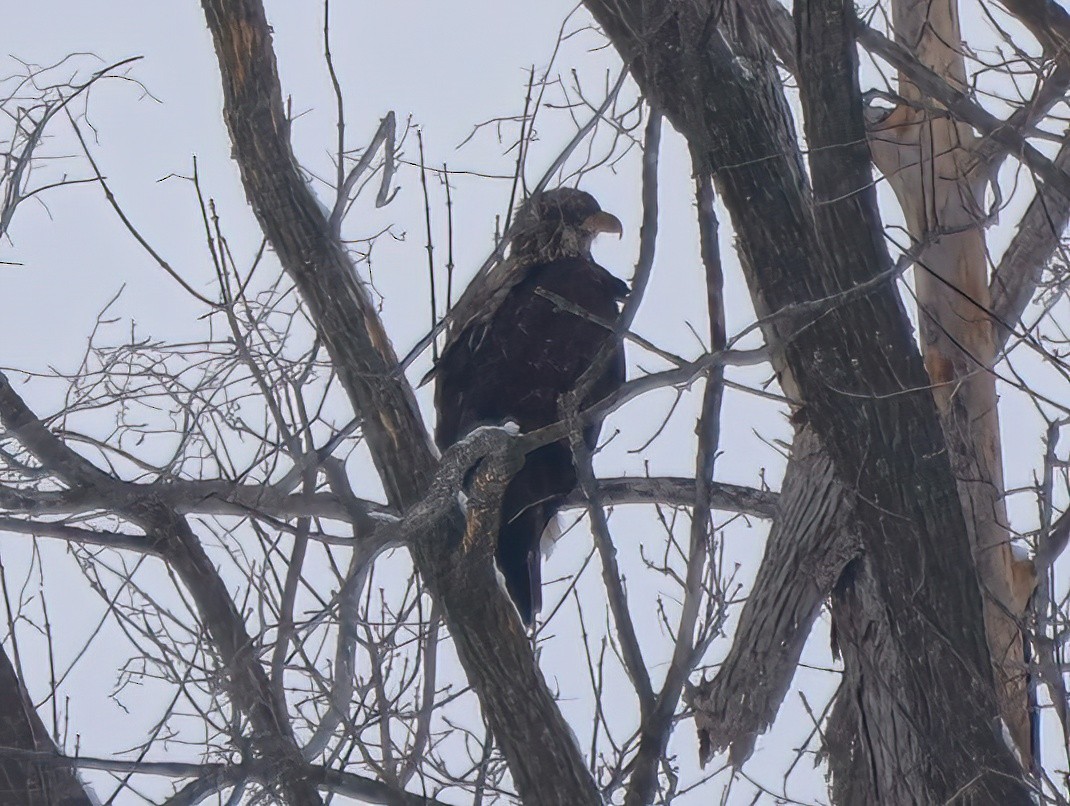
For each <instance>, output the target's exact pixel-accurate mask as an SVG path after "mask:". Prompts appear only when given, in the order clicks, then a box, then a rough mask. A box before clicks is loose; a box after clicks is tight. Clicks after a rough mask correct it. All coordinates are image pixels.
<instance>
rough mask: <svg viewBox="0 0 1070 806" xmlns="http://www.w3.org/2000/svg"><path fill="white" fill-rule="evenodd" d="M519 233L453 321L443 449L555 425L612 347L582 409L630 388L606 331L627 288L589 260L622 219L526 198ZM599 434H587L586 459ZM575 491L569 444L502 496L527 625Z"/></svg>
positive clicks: (514, 582)
mask: <svg viewBox="0 0 1070 806" xmlns="http://www.w3.org/2000/svg"><path fill="white" fill-rule="evenodd" d="M512 231H513V233H514V234H513V235H512V236H511V239H510V244H509V248H510V251H509V256H508V258H507V259H506V260H505V261H504V262H503V263H502V264H501V265H500V266H499V267H498V271H497V273H496V274H495V275H494V276H488V277H487V278H483V282H482V283H481V287H480V288H476V289H470V291H469V292H466V294H465V296H463V297H462V299H461V300H460V302H459V303H458V306H457V307H456V308H455V309H454V311H453V313H452V314H451V317H450V318H451V320H452V322H453V327H452V329H451V331H450V333H449V335H448V337H447V340H446V344H445V347H444V348H443V351H442V355H441V357H440V358H439V360H438V363H437V364H436V366H435V369H434V375H435V377H436V385H435V409H436V411H437V412H438V423H437V426H436V429H435V441H436V442H437V443H438V446H439V448H442V449H445V448H447V447H448V446H450V445H452V444H453V443H454V442H455V441H457V440H458V439H460V438H462V437H464V436H465V435H466V434H468V433H469V432H470V431H471V430H472V429H474V428H476V427H478V426H481V425H500V424H503V423H505V422H508V421H512V422H514V423H516V424H517V425H518V426H519V427H520V429H521V431H523V432H529V431H534V430H536V429H538V428H541V427H543V426H547V425H551V424H552V423H555V422H557V421H558V420H559V419H560V414H559V409H558V405H559V404H558V401H559V398H560V397H561V395H562V394H564V393H566V392H569V391H571V390H572V389H573V388H574V387H575V385H576V382H577V381H578V380H579V378H580V376H581V375H582V374H583V373H584V371H585V370H587V368H588V367H590V366H591V364H592V362H593V361H594V359H595V357H596V356H597V355H598V353H599V352H600V351H601V349H602V347H603V345H604V344H606V342H607V341H610V340H612V341H613V342H615V346H614V348H613V350H612V353H611V355H610V359H609V361H607V362H606V363H605V364H604V365H603V366H604V369H603V371H602V372H601V373H600V375H599V377H598V378H597V380H596V382H595V383H594V386H593V387H592V389H591V391H590V393H589V395H588V397H587V400H586V401H585V404H584V405H590V404H593V403H595V402H597V401H599V400H601V399H603V398H604V397H606V396H607V395H609V394H611V393H612V392H613V391H614V390H616V389H617V388H619V387H620V386H621V384H623V383H624V351H623V348H622V346H621V344H620V341H619V338H618V337H617V336H615V335H614V333H613V331H612V330H611V327H612V325H613V323H615V322H616V320H617V318H618V316H619V314H620V301H621V300H622V299H623V298H624V297H625V296H627V294H628V286H627V285H626V284H625V283H624V282H623V281H621V280H619V279H617V278H616V277H614V276H613V275H612V274H610V273H609V272H608V271H606V270H605V269H604V268H602V267H601V266H599V265H598V264H597V263H595V262H594V259H593V258H592V257H591V243H592V241H593V240H594V238H595V236H596V235H598V233H600V232H612V233H616V234H617V235H620V234H621V231H622V230H621V223H620V221H619V220H618V219H617V218H616V217H615V216H613V215H611V214H609V213H606V212H603V211H602V209H601V208H600V207H599V206H598V202H596V201H595V199H594V197H593V196H591V195H590V194H589V193H585V192H583V191H581V190H575V189H573V188H559V189H556V190H549V191H545V192H543V193H540V194H537V195H534V196H532V197H531V198H529V199H528V200H527V201H526V202H525V203H524V205H523V206H522V207H521V208H520V210H519V211H518V214H517V220H516V225H515V226H514V228H513V230H512ZM540 292H542V293H540ZM547 292H548V293H549V294H550V295H556V296H557V297H561V298H563V299H565V300H567V301H568V302H569V303H571V305H569V306H567V307H568V308H571V310H566V309H565V307H566V306H562V305H561V304H560V303H557V302H554V301H552V300H551V299H550V298H548V296H546V294H547ZM584 311H586V312H588V313H589V314H590V316H589V317H588V316H584V315H583V312H584ZM600 427H601V423H600V422H599V423H590V424H588V425H587V426H586V427H585V428H584V440H585V441H586V443H587V446H588V447H589V448H591V449H593V448H594V446H595V443H596V440H597V438H598V432H599V429H600ZM575 486H576V469H575V467H574V466H573V463H572V451H571V450H570V448H569V446H568V443H567V441H564V440H562V441H560V442H555V443H552V444H549V445H545V446H543V447H541V448H538V449H537V450H534V451H532V452H531V453H529V454H528V455H527V457H526V460H525V463H524V466H523V467H522V468H521V469H520V471H519V472H518V473H517V474H516V476H514V477H513V479H512V481H511V482H510V483H509V486H508V487H507V488H506V490H505V498H504V501H503V504H502V513H501V528H500V531H499V534H498V544H497V551H496V560H497V565H498V569H499V570H500V571H501V574H502V576H503V577H504V579H505V585H506V589H507V590H508V592H509V596H510V597H511V599H512V601H513V603H514V604H515V605H516V609H517V611H518V612H519V613H520V618H521V620H522V621H523V622H524V624H525V625H526V626H528V627H530V626H531V625H532V624H533V622H534V619H535V616H536V614H537V613H538V612H539V610H540V608H541V605H542V590H541V557H540V540H541V537H542V534H543V531H544V530H545V529H546V527H547V526H548V525H549V524H550V523H551V521H553V520H554V519H555V516H556V514H557V510H558V509H559V508H560V506H561V503H562V501H563V499H564V498H565V496H567V495H568V494H569V493H570V492H572V490H573V489H574V488H575Z"/></svg>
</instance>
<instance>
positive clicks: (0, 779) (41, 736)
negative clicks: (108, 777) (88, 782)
mask: <svg viewBox="0 0 1070 806" xmlns="http://www.w3.org/2000/svg"><path fill="white" fill-rule="evenodd" d="M3 748H14V749H17V750H22V751H31V752H32V751H37V752H40V753H57V752H58V751H57V749H56V745H55V744H54V743H53V742H52V738H51V737H50V736H49V735H48V730H47V728H45V725H44V723H43V722H42V721H41V718H40V717H39V716H38V715H37V711H36V710H35V709H34V707H33V702H32V701H31V700H30V695H29V693H28V692H27V691H26V687H25V686H23V684H22V681H21V680H20V679H19V676H18V674H17V673H16V672H15V667H14V666H13V665H12V663H11V660H10V659H9V658H8V656H7V654H6V653H5V652H3V651H0V803H5V804H9V806H89V804H90V800H89V797H88V796H87V795H86V793H85V790H84V789H83V788H82V785H81V783H80V782H79V780H78V776H76V775H75V774H74V771H73V770H72V769H69V768H65V767H62V766H57V765H53V764H35V763H34V762H33V761H30V760H26V759H19V758H10V757H5V754H4V751H3Z"/></svg>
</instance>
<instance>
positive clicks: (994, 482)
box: [870, 0, 1031, 764]
mask: <svg viewBox="0 0 1070 806" xmlns="http://www.w3.org/2000/svg"><path fill="white" fill-rule="evenodd" d="M892 17H893V25H894V28H895V33H896V39H897V41H898V42H900V44H902V45H904V46H905V47H907V48H908V49H910V50H911V51H912V52H913V53H914V54H915V55H916V56H917V58H918V60H919V61H920V62H921V63H922V64H924V65H925V66H926V67H928V68H929V69H931V70H933V72H935V73H936V74H937V75H939V76H941V77H942V78H943V79H945V80H946V81H947V82H948V84H949V85H951V86H952V87H954V88H956V89H958V90H959V91H962V90H964V88H965V86H966V66H965V60H964V59H963V56H962V53H961V52H960V50H959V48H958V43H959V42H960V41H961V39H962V36H961V33H960V30H959V20H958V0H935V2H934V1H933V0H894V2H893V3H892ZM899 94H900V95H901V96H903V98H904V99H905V103H903V104H902V105H900V106H899V107H897V108H896V109H895V110H894V111H893V112H892V114H891V115H889V116H888V118H887V119H885V120H884V121H883V122H882V123H881V125H880V126H879V127H877V128H876V129H875V130H871V132H870V135H871V150H872V154H873V161H874V163H875V164H876V165H877V167H878V168H879V169H880V171H881V173H883V174H884V175H885V177H887V178H888V180H889V183H890V184H891V186H892V188H893V190H894V191H895V194H896V197H897V198H898V200H899V204H900V206H901V207H902V209H903V213H904V216H905V218H906V223H907V231H908V232H909V233H910V236H911V239H912V240H913V242H914V243H915V244H918V245H920V246H921V249H920V253H919V254H918V258H917V266H918V268H917V270H916V271H915V285H916V289H917V298H918V309H919V322H920V326H921V337H922V355H923V356H924V358H925V368H926V370H927V371H928V374H929V378H930V380H931V381H932V384H933V387H932V393H933V397H934V399H935V400H936V405H937V409H938V410H939V413H940V421H941V425H942V427H943V431H944V439H945V440H946V442H947V447H948V451H949V455H950V458H951V464H952V469H953V472H954V474H955V478H956V479H957V480H958V489H959V498H960V499H961V501H962V507H963V512H964V514H965V517H966V528H967V530H968V533H969V537H970V545H971V546H972V547H973V557H974V562H975V563H976V566H977V571H978V574H979V577H980V580H981V586H982V591H983V593H984V598H985V628H986V634H987V639H988V646H989V650H990V652H991V655H992V663H993V667H994V670H995V674H996V685H997V695H998V698H999V704H1000V713H1001V715H1002V716H1003V719H1004V721H1006V723H1007V724H1008V725H1009V726H1010V729H1011V735H1012V736H1013V737H1014V739H1015V742H1016V744H1017V745H1018V749H1019V752H1020V753H1021V755H1022V758H1023V759H1025V760H1026V763H1027V764H1028V761H1029V758H1030V755H1031V753H1030V727H1029V724H1030V723H1029V709H1028V700H1027V696H1026V673H1025V660H1024V656H1023V646H1024V645H1023V642H1022V634H1021V630H1020V629H1019V627H1018V624H1017V619H1018V618H1019V617H1020V616H1021V611H1017V610H1016V609H1015V605H1014V601H1013V598H1014V597H1013V596H1012V593H1011V586H1012V580H1013V576H1014V573H1013V566H1012V558H1011V551H1010V542H1009V540H1010V535H1009V532H1008V530H1007V509H1006V505H1005V503H1004V499H1003V495H1004V490H1003V463H1002V449H1001V446H1000V434H999V405H998V397H997V395H996V378H995V375H994V373H993V372H992V371H991V370H992V368H993V367H994V366H995V358H996V346H995V339H994V333H993V322H992V319H991V318H990V316H989V313H988V312H989V311H990V310H991V308H992V300H991V298H990V296H989V290H988V263H987V249H986V245H985V235H984V219H985V212H984V210H983V202H984V198H983V197H984V178H983V177H979V175H978V174H977V173H976V172H973V171H971V168H972V166H973V164H974V160H973V159H972V155H973V152H974V149H975V145H976V143H975V140H976V138H975V136H974V134H973V132H972V130H971V129H970V127H969V126H968V125H966V124H965V123H962V122H959V121H957V120H955V119H954V118H952V117H950V116H948V115H947V114H945V113H942V112H941V111H940V110H939V108H937V109H933V107H932V104H931V102H929V101H928V99H927V98H926V97H925V95H924V94H923V93H922V92H921V90H919V89H918V87H917V86H916V85H915V84H914V82H913V81H912V80H911V79H910V78H909V77H908V76H906V75H904V74H903V73H900V75H899Z"/></svg>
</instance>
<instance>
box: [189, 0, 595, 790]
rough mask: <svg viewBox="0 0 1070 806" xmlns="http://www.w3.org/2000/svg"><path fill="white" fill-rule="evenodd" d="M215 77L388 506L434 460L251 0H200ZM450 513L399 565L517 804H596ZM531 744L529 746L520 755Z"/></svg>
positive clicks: (482, 567)
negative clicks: (431, 618) (488, 733)
mask: <svg viewBox="0 0 1070 806" xmlns="http://www.w3.org/2000/svg"><path fill="white" fill-rule="evenodd" d="M202 5H203V7H204V11H205V15H206V17H207V20H208V26H209V28H210V30H211V32H212V36H213V38H214V40H215V46H216V52H217V54H218V56H219V64H220V73H221V75H222V79H223V97H224V118H225V120H226V123H227V127H228V129H229V131H230V136H231V140H232V142H233V144H234V157H235V159H236V160H237V162H238V166H239V169H240V171H241V176H242V181H243V183H244V185H245V190H246V193H247V195H248V197H249V201H250V203H251V205H252V207H253V210H254V212H255V213H256V216H257V219H258V220H259V222H260V225H261V227H262V229H263V231H264V234H265V235H266V237H267V238H268V241H269V242H270V243H271V245H272V247H273V248H274V249H275V252H276V253H277V254H278V257H279V260H280V262H281V263H282V265H283V267H284V268H285V269H286V271H287V272H288V273H289V275H290V277H292V278H293V280H294V282H295V283H296V285H297V287H298V290H299V291H300V293H301V295H302V298H303V299H304V302H305V305H306V306H307V308H308V311H309V314H310V315H311V317H312V319H313V321H314V322H315V323H316V326H317V329H318V330H319V333H320V335H321V337H322V338H323V340H324V344H325V345H326V347H327V349H328V351H329V353H330V355H331V358H332V361H333V364H334V367H335V369H336V371H337V372H338V376H339V379H340V381H341V383H342V386H343V388H344V389H345V391H346V393H347V394H348V396H349V398H350V400H351V401H352V403H353V406H354V408H355V409H356V411H357V413H358V414H359V415H360V416H361V417H363V433H364V437H365V439H366V440H367V443H368V446H369V448H370V449H371V453H372V458H373V460H374V461H375V464H376V467H377V469H378V471H379V474H380V476H381V478H382V481H383V486H384V488H385V490H386V494H387V498H388V499H389V502H390V503H391V504H392V505H393V506H394V507H396V508H397V509H398V510H400V511H405V510H407V509H408V508H410V507H412V506H413V505H415V504H416V503H417V502H418V501H419V500H420V499H421V498H422V497H423V496H424V494H425V493H426V492H427V489H426V488H427V485H428V483H429V481H430V479H431V475H432V471H433V470H434V467H435V464H436V459H435V456H434V453H433V451H432V448H431V445H430V440H429V438H428V435H427V433H426V430H425V429H424V427H423V422H422V420H421V418H420V415H419V412H418V411H417V409H416V403H415V398H414V396H413V394H412V389H411V388H410V387H409V385H408V384H407V382H406V381H405V379H404V377H403V375H402V373H401V372H400V370H399V368H398V361H397V357H396V355H395V353H394V350H393V347H392V346H391V344H390V342H389V339H388V338H387V336H386V333H385V331H384V330H383V326H382V323H381V322H380V321H379V319H378V317H377V315H376V313H375V310H374V307H373V306H372V304H371V302H370V299H369V297H368V293H367V291H366V289H365V288H364V286H363V285H362V284H361V282H360V281H359V279H358V278H357V275H356V272H355V270H354V267H353V265H352V263H351V262H350V260H349V258H348V255H347V254H346V252H345V249H344V247H343V245H342V243H341V242H340V241H339V240H338V239H336V238H334V237H332V235H331V231H330V227H329V224H328V222H327V220H326V216H325V214H324V212H323V209H322V208H321V207H320V205H319V204H318V203H317V201H316V199H315V197H314V196H313V195H312V192H311V190H310V189H309V187H308V185H307V183H306V182H305V180H304V179H303V177H302V176H301V174H300V172H299V171H298V169H297V165H296V162H295V160H294V156H293V153H292V150H291V147H290V141H289V125H288V122H287V120H286V116H285V113H284V111H283V104H282V94H281V90H280V86H279V78H278V72H277V68H276V64H275V57H274V52H273V50H272V45H271V35H270V30H269V28H268V24H267V20H266V17H265V14H264V9H263V6H262V4H261V2H260V0H203V3H202ZM462 534H463V524H461V523H460V522H459V516H458V517H457V518H453V519H447V520H446V521H444V522H440V523H439V524H437V525H436V528H434V529H430V530H427V531H426V532H424V533H421V534H419V535H417V536H415V538H414V540H413V542H412V543H411V544H410V550H411V552H412V556H413V560H414V562H415V564H416V567H417V569H418V570H419V572H420V574H421V576H422V577H423V579H424V581H425V582H426V583H427V585H428V588H429V590H430V591H431V593H432V595H433V596H435V597H436V598H437V599H438V601H439V602H440V603H441V604H442V606H443V610H444V613H445V618H446V622H447V624H448V626H449V628H450V633H451V634H452V636H453V639H454V641H455V643H456V646H457V651H458V655H459V657H460V660H461V663H462V665H463V666H464V669H465V671H466V673H467V675H468V678H469V680H470V681H471V683H472V686H473V688H474V689H475V691H476V693H477V695H478V696H479V698H480V702H481V704H482V707H483V712H484V715H485V716H486V718H487V721H488V722H489V724H490V727H491V730H492V731H493V733H494V736H495V738H496V739H497V742H498V745H499V746H500V747H501V749H502V752H503V754H504V755H505V758H506V760H507V761H508V763H509V767H510V771H511V772H512V775H513V781H514V783H515V784H516V787H517V790H518V792H519V793H520V796H521V798H522V799H523V800H524V801H525V802H528V803H540V804H542V803H545V804H557V803H560V804H584V803H598V802H599V801H600V798H599V795H598V791H597V789H596V787H595V784H594V781H593V780H592V778H591V775H590V773H589V772H588V770H587V768H586V767H585V765H584V764H583V759H582V756H581V754H580V752H579V749H578V748H577V746H576V744H575V741H574V739H573V736H572V732H571V731H570V730H569V728H568V725H567V724H566V723H565V721H564V719H563V718H562V717H561V714H560V711H559V710H558V709H557V706H556V703H555V702H554V699H553V696H552V695H551V693H550V691H549V689H548V688H547V686H546V683H545V680H544V679H543V677H542V674H541V673H540V671H539V669H538V667H537V665H536V664H535V661H534V658H533V657H532V653H531V649H530V646H529V644H528V642H527V640H526V636H525V635H524V634H523V632H522V631H521V630H520V625H519V621H518V620H517V619H516V617H515V615H514V614H513V609H512V606H511V605H510V604H509V602H508V600H507V599H506V598H505V595H504V594H503V593H502V591H501V590H500V588H499V587H498V585H497V582H496V580H495V578H494V570H493V565H492V564H491V563H490V560H489V557H490V555H489V554H488V553H487V551H486V547H487V546H490V545H492V540H493V538H492V537H491V536H489V535H486V534H482V535H481V536H480V539H479V540H474V541H465V542H462V539H461V536H462ZM533 748H537V752H536V751H533Z"/></svg>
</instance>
